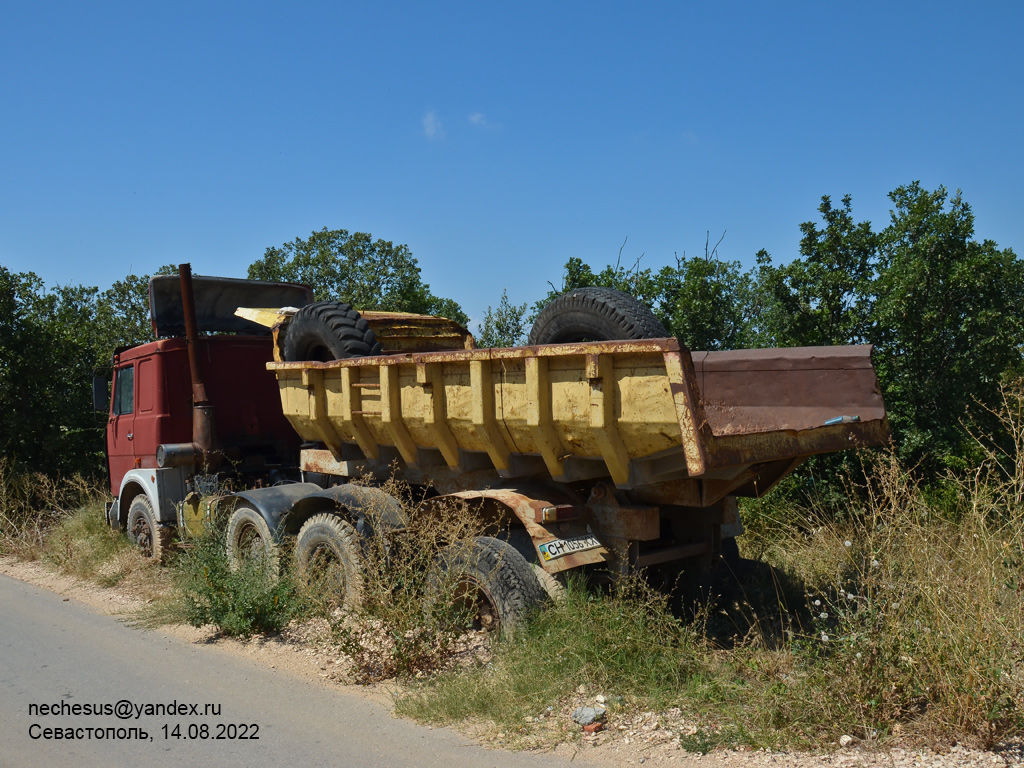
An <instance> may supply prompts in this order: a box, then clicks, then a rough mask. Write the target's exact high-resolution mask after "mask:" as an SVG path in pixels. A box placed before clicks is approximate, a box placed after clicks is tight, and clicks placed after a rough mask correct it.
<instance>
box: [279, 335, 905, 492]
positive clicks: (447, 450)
mask: <svg viewBox="0 0 1024 768" xmlns="http://www.w3.org/2000/svg"><path fill="white" fill-rule="evenodd" d="M268 367H269V368H270V369H271V370H273V371H274V372H275V374H276V375H277V378H278V382H279V386H280V391H281V402H282V405H283V408H284V414H285V416H286V417H287V418H288V420H289V421H290V422H291V424H292V426H293V427H294V428H295V430H296V431H297V432H298V434H299V435H300V436H301V437H302V438H303V439H305V440H307V441H316V442H321V443H323V444H324V445H325V446H326V447H327V449H328V450H329V451H330V453H331V455H332V456H333V459H334V460H335V461H337V462H343V461H351V460H353V459H361V460H364V461H366V462H369V463H370V464H378V465H379V464H381V463H391V462H393V461H394V460H395V459H397V458H399V457H400V458H401V460H402V462H403V463H404V465H405V466H406V467H408V468H420V469H423V470H424V471H426V470H427V469H430V472H433V473H435V474H436V473H437V472H440V471H444V472H447V475H448V476H449V477H456V478H457V477H458V476H459V475H460V473H463V474H467V475H468V474H471V473H479V472H481V471H482V470H490V471H491V472H493V473H496V474H497V475H499V476H500V477H502V478H511V477H524V476H537V475H546V476H550V477H551V478H552V479H554V480H556V481H559V482H575V481H581V480H587V479H595V478H602V477H607V478H611V479H612V480H613V481H614V482H615V484H616V485H617V486H618V487H620V488H624V489H633V490H634V491H636V493H637V494H639V496H640V497H643V495H644V492H645V489H646V492H647V495H648V497H649V498H651V499H652V500H656V501H659V502H661V503H686V504H697V505H704V504H706V503H711V502H713V501H714V500H715V499H717V498H721V497H722V496H724V495H725V494H727V493H728V494H736V495H759V494H760V493H761V492H763V491H764V490H766V489H767V488H768V487H770V486H771V485H773V484H774V483H775V482H777V480H778V479H779V478H781V477H782V476H784V475H785V474H786V473H787V472H789V471H790V470H791V469H792V468H793V467H795V466H796V464H798V463H799V462H800V461H801V460H802V459H803V458H805V457H807V456H809V455H812V454H817V453H826V452H830V451H838V450H842V449H845V448H854V447H864V446H871V445H879V444H882V443H884V442H886V441H887V440H888V434H889V433H888V424H887V421H886V416H885V408H884V405H883V403H882V397H881V394H880V392H879V388H878V381H877V379H876V376H875V371H874V368H873V367H872V364H871V348H870V347H869V346H852V347H807V348H792V349H761V350H739V351H732V352H693V353H692V354H691V353H690V352H689V351H688V350H686V349H685V348H683V347H681V346H680V344H679V343H678V342H677V341H676V340H675V339H645V340H639V341H610V342H594V343H579V344H556V345H549V346H538V347H516V348H510V349H460V350H456V351H440V352H423V353H404V354H394V355H387V356H380V357H364V358H353V359H348V360H336V361H332V362H325V363H317V362H298V363H287V362H273V363H269V364H268ZM430 472H427V474H429V473H430ZM681 481H682V482H681ZM479 483H480V476H479V474H477V475H475V476H474V480H473V482H472V483H470V482H469V481H467V483H466V485H467V487H472V486H474V485H475V486H477V487H479Z"/></svg>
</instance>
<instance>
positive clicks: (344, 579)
mask: <svg viewBox="0 0 1024 768" xmlns="http://www.w3.org/2000/svg"><path fill="white" fill-rule="evenodd" d="M359 551H360V549H359V534H357V533H356V529H355V528H353V527H352V525H351V524H350V523H349V522H347V521H346V520H342V519H341V518H340V517H338V516H337V515H332V514H331V513H329V512H324V513H321V514H319V515H313V516H312V517H311V518H309V520H307V521H306V522H305V523H303V524H302V528H301V529H300V530H299V535H298V538H297V539H296V540H295V567H296V570H297V571H298V574H299V577H300V578H301V579H302V580H303V581H304V582H305V583H306V585H307V586H308V587H309V588H310V591H311V593H312V594H321V595H324V596H325V597H326V598H327V601H328V604H330V605H332V606H334V607H338V608H341V609H343V610H349V611H350V610H352V609H353V608H356V607H358V605H359V603H360V600H361V597H362V592H363V574H362V564H361V562H360V558H359Z"/></svg>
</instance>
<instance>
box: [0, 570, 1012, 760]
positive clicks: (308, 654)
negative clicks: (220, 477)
mask: <svg viewBox="0 0 1024 768" xmlns="http://www.w3.org/2000/svg"><path fill="white" fill-rule="evenodd" d="M0 574H3V575H6V576H9V577H11V578H15V579H19V580H20V581H24V582H27V583H30V584H34V585H36V586H39V587H42V588H44V589H47V590H49V591H51V592H55V593H57V594H59V595H62V596H64V597H65V599H68V600H75V601H76V602H79V603H82V604H84V605H86V606H88V607H89V608H91V609H92V610H94V611H95V612H97V613H99V614H103V615H108V616H117V617H130V616H132V615H133V614H138V613H139V612H141V611H144V610H145V608H146V607H147V605H148V604H149V603H150V602H152V596H153V594H154V592H155V591H158V590H159V579H160V575H159V574H154V575H153V578H151V579H149V580H145V581H143V582H141V583H135V584H132V583H129V584H127V585H119V586H117V587H112V588H105V587H102V586H98V585H96V584H94V583H91V582H88V581H84V580H82V579H79V578H76V577H74V576H69V575H66V574H61V573H57V572H55V571H53V570H51V569H49V568H47V567H46V565H44V564H43V563H40V562H26V561H22V560H18V559H15V558H12V557H0ZM159 631H160V632H161V633H162V634H165V635H170V636H172V637H176V638H178V639H180V640H182V641H184V642H187V643H194V644H199V645H204V646H207V647H209V648H210V649H211V651H213V652H218V653H229V654H234V655H240V656H244V657H248V658H249V659H251V660H252V661H253V662H254V663H256V664H259V665H260V666H264V667H270V668H274V669H277V670H279V671H282V672H285V673H288V674H291V675H295V676H297V677H300V678H304V679H306V680H309V681H313V682H315V683H317V684H318V685H323V686H329V687H333V688H338V689H343V690H344V692H345V693H346V694H349V695H357V696H361V697H363V698H366V699H371V700H374V701H377V702H380V703H383V704H385V705H388V706H390V704H391V702H392V698H393V694H394V692H395V691H396V688H395V687H394V686H393V685H377V686H355V685H348V684H346V683H345V682H344V680H345V677H346V661H345V660H344V659H343V658H341V656H340V655H339V654H338V652H337V651H336V650H335V649H334V648H333V647H332V645H331V644H330V642H329V640H328V638H327V637H326V634H325V631H324V627H320V626H318V625H317V624H316V623H315V622H309V623H306V624H304V625H301V626H296V627H291V628H289V629H288V630H286V631H285V632H282V633H281V634H280V635H278V636H274V637H269V638H263V637H258V638H253V639H250V640H236V639H232V638H225V637H222V636H220V635H218V633H217V632H216V630H215V629H214V628H212V627H201V628H195V627H190V626H186V625H182V624H175V625H164V626H161V627H160V630H159ZM672 714H673V713H672V712H667V713H664V712H662V713H655V712H650V713H638V714H636V715H635V716H632V717H630V718H627V719H626V720H624V721H622V722H610V723H609V724H608V728H607V730H604V731H602V732H599V733H595V734H581V735H580V737H579V739H578V741H575V742H570V743H562V744H559V745H557V746H548V747H547V749H544V748H543V745H542V746H541V749H539V750H537V751H538V752H546V753H547V754H555V755H558V756H560V757H565V758H567V759H570V760H572V761H574V762H579V763H582V764H584V765H602V766H608V765H648V764H650V765H655V764H657V765H661V764H666V765H667V764H672V765H680V766H703V767H705V768H748V767H750V768H752V767H753V766H762V765H770V766H793V768H811V767H812V766H836V767H839V766H864V767H865V768H882V766H887V767H888V768H893V767H896V768H903V767H904V766H906V767H907V768H910V767H911V766H915V767H916V766H925V767H929V768H931V767H934V768H940V767H941V768H973V767H975V766H978V767H979V768H980V767H983V766H984V767H992V768H995V767H997V766H1009V765H1024V741H1021V740H1015V741H1013V742H1011V743H1008V744H1006V745H1004V746H1003V748H1002V749H1000V750H997V751H991V752H982V751H978V750H968V749H964V748H961V747H954V748H953V749H951V750H949V751H946V752H942V753H939V752H934V751H932V750H928V749H902V748H892V749H889V750H886V751H881V752H880V751H869V750H865V749H862V748H860V747H859V746H858V745H856V744H851V745H850V746H848V747H846V748H837V751H835V752H833V753H830V754H822V755H814V754H806V753H771V752H765V751H750V750H747V751H744V750H722V751H717V752H714V753H712V754H710V755H698V754H694V753H689V752H686V751H685V750H684V749H682V748H681V746H680V744H679V740H678V737H676V736H674V735H673V731H672V730H666V729H665V728H663V727H661V725H660V724H663V723H664V722H665V721H666V719H668V720H671V719H672ZM424 727H428V726H424ZM462 730H463V732H464V733H465V734H466V735H467V736H469V737H471V738H473V739H474V740H476V741H478V742H481V743H483V744H485V745H487V746H489V747H492V748H495V749H499V750H500V749H502V748H505V747H507V746H508V745H510V744H515V743H516V738H515V735H514V734H508V733H505V734H502V733H497V734H496V733H495V732H494V728H493V727H491V726H489V725H488V724H475V725H472V724H470V725H467V726H466V727H464V728H463V729H462ZM675 732H676V733H677V732H678V731H675Z"/></svg>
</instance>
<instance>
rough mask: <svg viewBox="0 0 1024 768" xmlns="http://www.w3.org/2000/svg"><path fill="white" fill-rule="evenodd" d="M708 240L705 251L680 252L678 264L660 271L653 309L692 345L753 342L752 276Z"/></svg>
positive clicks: (732, 345) (724, 345)
mask: <svg viewBox="0 0 1024 768" xmlns="http://www.w3.org/2000/svg"><path fill="white" fill-rule="evenodd" d="M723 237H724V235H723ZM719 243H721V240H719ZM709 244H710V240H709V241H708V242H707V243H705V246H704V255H703V256H694V257H687V256H686V255H685V254H683V256H682V258H680V257H679V256H676V264H675V266H674V267H672V266H667V267H663V268H662V269H661V271H660V272H658V275H657V278H656V284H657V286H658V292H657V295H656V301H655V312H656V314H658V315H660V316H661V319H662V321H663V322H664V324H665V327H666V328H668V330H669V333H671V334H672V335H673V336H675V337H676V338H678V339H679V340H680V341H681V342H682V343H683V344H685V345H686V346H687V347H689V348H690V349H705V350H715V349H738V348H740V347H743V346H746V345H747V344H748V343H749V337H750V332H749V328H750V321H749V317H748V316H749V314H750V303H751V300H752V296H751V281H750V277H749V276H748V275H747V274H746V273H745V272H743V271H742V269H741V267H740V263H739V262H737V261H722V260H721V259H719V258H718V254H717V251H718V245H716V246H715V247H714V248H712V249H711V250H710V251H709V250H708V245H709Z"/></svg>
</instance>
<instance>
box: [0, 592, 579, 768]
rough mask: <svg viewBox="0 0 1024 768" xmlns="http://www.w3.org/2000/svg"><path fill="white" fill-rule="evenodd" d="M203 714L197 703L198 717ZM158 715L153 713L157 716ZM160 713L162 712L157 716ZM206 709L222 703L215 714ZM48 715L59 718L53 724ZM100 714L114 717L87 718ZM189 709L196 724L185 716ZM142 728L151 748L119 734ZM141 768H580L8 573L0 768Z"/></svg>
mask: <svg viewBox="0 0 1024 768" xmlns="http://www.w3.org/2000/svg"><path fill="white" fill-rule="evenodd" d="M122 701H125V702H130V706H131V709H132V714H131V715H129V718H130V719H120V718H119V717H118V716H117V714H115V713H113V712H110V713H107V712H106V711H104V707H105V705H110V706H111V707H113V706H114V705H117V704H118V702H122ZM172 704H173V705H174V707H173V708H172V707H171V706H169V705H172ZM191 704H197V705H198V707H197V709H198V712H197V713H193V712H192V711H191V708H190V706H189V705H191ZM75 705H79V706H80V709H79V710H78V712H79V714H77V715H76V714H74V713H73V711H72V710H71V708H72V707H74V706H75ZM148 705H151V706H152V707H153V709H150V710H148V712H147V710H146V707H147V706H148ZM160 705H162V706H163V714H159V713H158V712H159V710H158V709H156V707H157V706H160ZM206 705H211V706H210V709H209V711H208V712H205V713H204V709H205V708H206ZM44 706H49V707H53V708H54V709H55V711H56V712H57V714H47V713H46V710H45V709H44V708H43V707H44ZM87 706H88V707H92V708H95V709H99V710H100V711H101V714H99V715H86V714H83V712H84V711H85V708H86V707H87ZM120 706H121V707H125V708H127V707H128V705H126V704H121V705H120ZM182 706H185V708H186V710H187V713H186V714H182V713H179V712H177V711H176V710H178V709H179V708H180V707H182ZM140 708H141V709H140ZM140 711H141V714H139V715H138V716H136V713H138V712H140ZM169 711H170V712H174V714H168V712H169ZM254 725H255V726H256V727H257V728H256V729H254V728H253V726H254ZM203 726H205V731H204V730H203ZM242 726H245V727H244V728H243V727H242ZM89 728H92V729H94V731H93V738H83V739H79V738H75V739H70V740H69V739H66V738H65V739H56V738H52V737H53V736H54V735H55V734H56V732H57V729H59V731H60V732H61V733H62V734H63V735H68V734H69V733H70V734H71V735H75V736H79V735H81V736H88V735H89V733H88V731H87V730H86V729H89ZM132 728H135V729H138V730H140V731H143V732H145V734H146V736H145V738H143V739H139V738H129V739H119V738H108V737H106V736H107V735H108V734H112V735H115V736H116V735H127V733H128V729H132ZM175 728H177V731H175ZM46 729H55V730H51V731H50V732H47V730H46ZM71 729H73V730H71ZM79 729H81V730H79ZM96 729H99V732H100V733H102V734H103V736H104V737H103V738H97V737H96ZM108 729H113V730H112V731H108ZM117 729H123V730H122V731H121V733H120V734H118V732H117ZM176 733H177V735H175V734H176ZM203 735H206V736H207V737H208V738H205V739H204V738H201V737H202V736H203ZM254 735H255V736H258V738H256V739H253V738H245V739H243V738H239V737H240V736H254ZM47 736H50V737H51V738H47ZM189 736H193V737H196V738H189ZM217 736H221V737H223V738H219V739H218V738H215V737H217ZM232 736H233V737H234V738H230V737H232ZM33 737H36V738H33ZM129 764H138V765H143V764H144V765H150V766H162V765H168V766H170V765H174V766H176V767H181V766H220V765H225V766H226V765H230V766H238V765H246V766H276V765H289V766H320V765H324V766H327V765H329V766H360V767H362V766H366V767H367V768H371V767H373V766H396V767H398V766H401V767H402V768H405V767H406V766H425V767H426V768H433V767H434V766H437V767H440V766H446V767H448V766H453V765H457V766H459V768H475V767H476V766H510V767H518V766H524V767H525V766H540V765H543V766H546V768H559V766H568V765H569V763H568V762H567V761H565V760H561V759H558V758H556V757H554V756H553V755H527V754H521V753H519V754H515V753H508V752H500V751H492V750H486V749H483V748H482V747H479V746H475V745H470V744H467V743H466V739H464V738H463V737H460V736H459V735H458V734H456V733H455V732H453V731H449V730H446V729H434V730H428V729H426V728H425V727H422V726H418V725H415V724H413V723H410V722H407V721H404V720H398V719H395V718H393V717H392V716H391V715H390V713H389V712H388V711H387V710H386V709H385V708H384V707H382V706H381V705H379V704H376V703H374V702H371V701H368V700H366V699H364V698H363V697H361V696H358V695H355V694H352V693H346V692H345V691H342V690H332V689H330V688H326V687H322V686H319V685H317V684H315V683H312V682H309V681H306V680H302V679H299V678H297V677H294V676H292V675H290V674H289V673H287V672H283V671H278V670H274V669H266V668H263V667H261V666H259V665H258V664H256V663H255V662H254V661H251V660H249V659H247V658H245V657H242V656H235V655H231V654H225V653H223V652H220V651H217V650H216V649H211V648H208V647H204V646H202V645H196V644H191V643H188V642H185V641H183V640H181V639H178V638H175V637H170V636H167V635H165V634H163V633H161V632H160V631H158V630H156V631H147V630H137V629H131V628H129V627H126V626H125V625H123V624H122V623H120V622H118V621H117V620H116V619H114V618H112V617H109V616H101V615H97V614H96V613H93V612H92V611H91V610H90V609H89V608H87V607H85V606H83V605H81V604H79V603H77V602H75V601H74V600H68V601H65V599H64V598H62V597H61V596H60V595H57V594H54V593H52V592H48V591H46V590H44V589H40V588H39V587H35V586H32V585H30V584H25V583H23V582H20V581H17V580H15V579H11V578H9V577H7V576H2V575H0V766H17V767H18V768H22V767H23V766H54V765H75V766H94V765H95V766H100V765H102V766H111V765H129Z"/></svg>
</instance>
